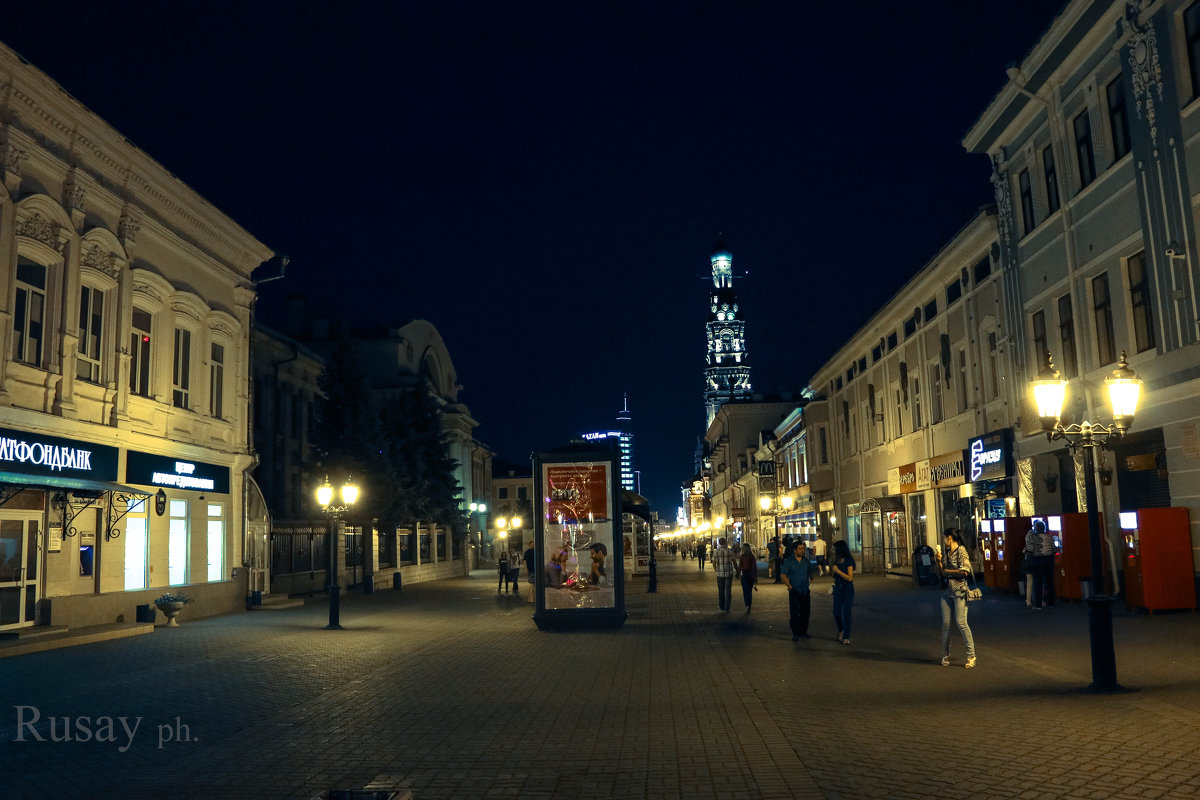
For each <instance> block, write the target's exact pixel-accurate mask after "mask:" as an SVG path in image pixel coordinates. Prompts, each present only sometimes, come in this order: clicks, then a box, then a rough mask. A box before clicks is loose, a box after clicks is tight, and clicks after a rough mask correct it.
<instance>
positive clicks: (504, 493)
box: [496, 486, 508, 500]
mask: <svg viewBox="0 0 1200 800" xmlns="http://www.w3.org/2000/svg"><path fill="white" fill-rule="evenodd" d="M496 497H498V498H500V499H501V500H507V499H508V487H507V486H501V487H500V488H499V489H497V490H496Z"/></svg>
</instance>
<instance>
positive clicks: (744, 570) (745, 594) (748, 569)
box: [737, 542, 758, 614]
mask: <svg viewBox="0 0 1200 800" xmlns="http://www.w3.org/2000/svg"><path fill="white" fill-rule="evenodd" d="M737 566H738V575H740V576H741V578H742V600H743V601H745V603H746V613H747V614H749V613H750V602H751V601H752V600H753V599H754V587H755V585H757V584H758V558H757V557H756V556H755V555H754V549H753V548H751V547H750V545H749V544H746V543H745V542H743V543H742V553H741V555H739V556H738V565H737Z"/></svg>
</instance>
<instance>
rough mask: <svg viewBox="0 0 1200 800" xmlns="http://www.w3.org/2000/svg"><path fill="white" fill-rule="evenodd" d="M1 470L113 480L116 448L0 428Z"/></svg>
mask: <svg viewBox="0 0 1200 800" xmlns="http://www.w3.org/2000/svg"><path fill="white" fill-rule="evenodd" d="M0 470H14V471H16V472H26V473H30V474H34V475H62V476H66V477H74V478H90V479H92V480H98V481H114V480H116V479H117V448H115V447H108V446H106V445H102V444H93V443H91V442H80V441H76V440H74V439H60V438H59V437H57V436H44V435H42V434H40V433H29V432H27V431H15V430H9V429H8V428H0Z"/></svg>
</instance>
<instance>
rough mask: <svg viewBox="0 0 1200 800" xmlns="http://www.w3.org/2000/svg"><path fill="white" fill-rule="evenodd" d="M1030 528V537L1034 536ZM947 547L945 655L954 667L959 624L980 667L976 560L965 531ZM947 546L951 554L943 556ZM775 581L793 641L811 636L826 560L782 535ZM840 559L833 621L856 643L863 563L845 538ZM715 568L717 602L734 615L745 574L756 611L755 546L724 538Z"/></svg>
mask: <svg viewBox="0 0 1200 800" xmlns="http://www.w3.org/2000/svg"><path fill="white" fill-rule="evenodd" d="M1033 535H1034V534H1033V532H1032V531H1031V532H1030V536H1033ZM821 541H822V540H821V539H820V538H818V539H817V542H821ZM942 542H943V547H942V548H941V549H939V550H938V551H937V570H938V572H939V573H940V575H941V577H942V592H941V594H940V595H939V599H940V603H941V609H942V659H941V664H942V666H944V667H948V666H950V655H951V652H950V632H951V626H952V625H953V626H954V627H957V629H958V632H959V634H960V636H961V637H962V640H963V645H964V646H965V648H966V662H965V664H964V666H965V667H966V668H967V669H973V668H974V667H975V664H976V663H977V662H976V656H975V639H974V636H973V635H972V634H971V628H970V626H969V625H968V624H967V590H968V588H969V582H970V580H971V576H972V575H973V572H972V569H971V560H970V558H969V556H968V555H967V548H966V544H965V542H964V541H963V537H962V534H961V533H960V532H959V531H957V530H956V529H954V528H949V529H947V530H946V531H945V533H944V535H943V537H942ZM943 549H944V551H945V555H944V556H943ZM767 551H768V552H767V556H768V558H769V559H771V562H772V565H773V571H774V574H775V578H776V580H775V582H776V583H783V584H784V585H785V586H787V591H788V625H789V627H790V628H791V631H792V641H793V642H796V641H799V640H800V639H808V638H810V637H809V633H808V625H809V619H810V617H811V615H812V583H811V581H812V579H813V578H815V577H817V576H818V575H823V574H824V569H823V568H822V566H821V563H820V562H821V560H822V559H821V558H820V557H819V556H818V555H817V554H816V553H815V552H814V553H812V554H811V555H810V553H809V550H808V545H807V544H806V543H805V542H804V540H802V539H796V540H794V541H791V542H787V543H786V546H784V547H783V548H781V547H780V542H779V540H778V538H775V539H772V540H771V542H770V543H769V544H768V546H767ZM833 553H834V560H833V563H831V564H829V565H828V568H829V573H830V574H831V575H832V576H833V587H832V592H833V620H834V624H835V625H836V626H837V640H838V641H839V642H841V643H842V644H844V645H849V644H850V625H851V621H852V619H853V610H854V571H855V569H856V567H857V564H855V561H854V557H853V556H852V555H851V554H850V547H849V545H847V544H846V542H845V541H842V540H838V541H836V542H834V543H833ZM712 564H713V571H714V572H715V573H716V577H717V605H718V606H719V607H720V609H721V611H722V612H725V613H728V612H729V611H730V606H731V604H732V585H733V578H734V575H738V576H740V577H741V583H742V597H743V600H744V601H745V604H746V613H747V614H749V613H750V608H751V604H752V600H753V592H754V591H755V590H756V589H757V583H758V559H757V557H756V556H755V554H754V551H753V550H752V549H751V547H750V545H748V544H743V545H742V548H741V553H740V554H739V555H737V556H735V555H734V553H733V551H732V550H730V549H729V546H728V544H727V542H726V540H725V539H724V538H722V539H720V540H718V543H717V548H716V549H715V550H714V551H713V554H712Z"/></svg>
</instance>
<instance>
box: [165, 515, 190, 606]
mask: <svg viewBox="0 0 1200 800" xmlns="http://www.w3.org/2000/svg"><path fill="white" fill-rule="evenodd" d="M168 507H169V509H168V510H169V513H170V520H171V527H170V536H169V538H168V541H167V580H168V581H169V582H170V584H171V585H172V586H178V585H179V584H181V583H187V567H188V563H187V561H188V501H187V500H172V501H171V502H170V503H169V504H168Z"/></svg>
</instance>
